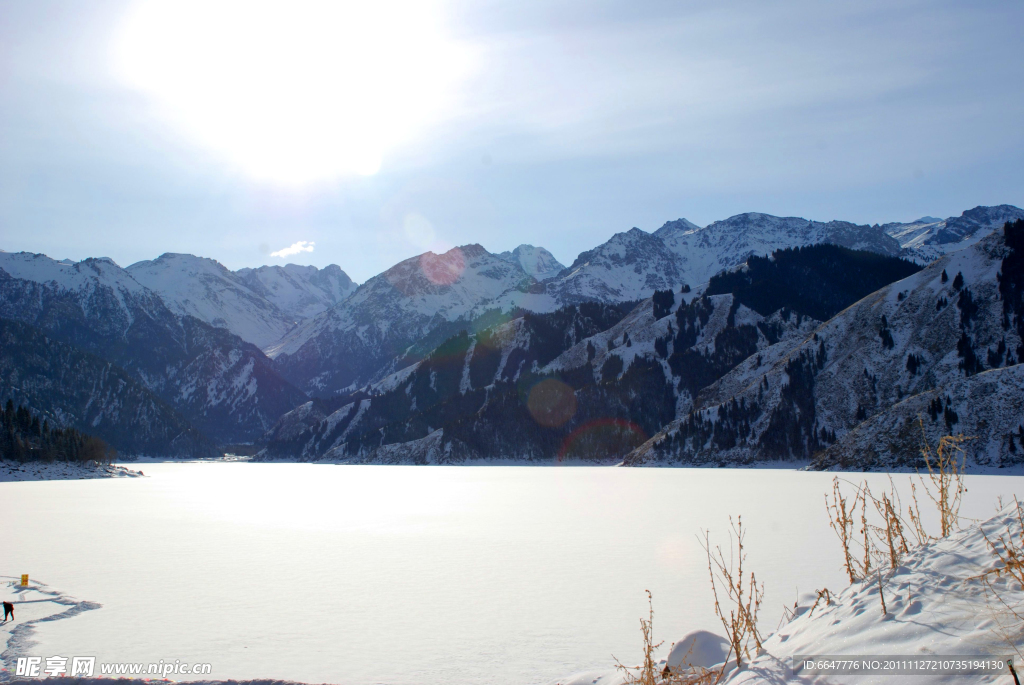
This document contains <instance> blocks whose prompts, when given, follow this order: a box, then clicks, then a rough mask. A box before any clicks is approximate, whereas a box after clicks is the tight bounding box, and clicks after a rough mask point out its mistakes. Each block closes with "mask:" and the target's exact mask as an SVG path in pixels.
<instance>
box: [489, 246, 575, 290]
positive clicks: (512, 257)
mask: <svg viewBox="0 0 1024 685" xmlns="http://www.w3.org/2000/svg"><path fill="white" fill-rule="evenodd" d="M495 256H496V257H497V258H498V259H502V260H504V261H506V262H509V263H510V264H518V265H519V266H520V267H522V269H523V271H525V272H526V273H528V274H529V275H531V276H533V277H534V278H536V279H537V280H538V281H543V280H547V279H548V278H553V277H555V276H557V275H558V274H559V273H561V272H562V271H563V270H565V266H564V265H563V264H562V263H561V262H559V261H558V260H557V259H555V256H554V255H553V254H551V253H550V252H548V251H547V250H545V249H544V248H543V247H535V246H534V245H527V244H525V243H524V244H522V245H520V246H519V247H517V248H516V249H514V250H512V251H511V252H502V253H500V254H497V255H495Z"/></svg>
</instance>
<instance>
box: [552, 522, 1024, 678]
mask: <svg viewBox="0 0 1024 685" xmlns="http://www.w3.org/2000/svg"><path fill="white" fill-rule="evenodd" d="M1015 506H1016V505H1014V504H1010V505H1007V506H1006V507H1005V508H1003V509H1002V510H1001V511H1000V512H999V513H998V514H996V515H994V516H993V517H992V518H990V519H989V520H987V521H984V522H980V523H975V524H971V525H969V526H966V527H965V529H964V530H962V531H960V532H958V533H956V534H954V535H951V536H950V537H948V538H945V539H940V540H938V541H935V542H932V543H930V544H928V545H925V546H923V547H919V548H917V549H916V550H914V551H913V552H912V553H911V554H909V555H908V556H907V557H906V558H905V559H904V560H903V563H902V564H901V565H900V566H899V567H898V568H897V569H896V570H895V571H893V570H890V569H886V571H885V572H884V573H882V574H881V575H880V576H875V575H872V577H870V578H868V579H867V580H861V581H858V582H856V583H853V584H850V585H847V586H846V587H845V588H843V589H842V591H840V592H838V593H837V596H835V597H833V598H832V599H831V603H828V602H825V601H821V602H820V603H819V602H818V599H817V597H816V595H815V594H814V593H807V594H804V595H802V596H801V597H800V602H799V607H798V608H796V610H795V612H794V613H795V616H794V617H793V618H792V619H791V620H782V621H780V623H779V624H778V625H777V626H776V629H775V630H773V631H772V633H771V635H766V636H765V637H766V638H767V639H766V640H765V641H764V653H763V654H761V655H759V656H757V657H756V658H754V659H753V661H752V662H750V663H749V664H748V665H746V666H745V667H744V668H743V669H742V670H736V669H735V668H730V669H727V670H726V675H725V677H724V678H723V680H722V683H723V685H740V684H741V683H742V684H753V683H783V682H797V683H822V684H825V683H851V684H853V683H855V684H856V685H874V684H878V685H882V684H890V683H891V684H893V685H895V684H896V683H904V682H907V681H908V680H909V681H912V682H916V681H922V682H924V681H927V682H928V683H935V684H940V683H968V682H969V683H1006V682H1010V677H1011V676H1010V674H1009V671H1008V670H1007V669H1006V668H1003V669H1002V670H1001V671H1000V672H999V673H998V675H994V674H985V675H971V676H966V675H962V674H952V673H948V672H946V673H940V672H935V673H928V674H925V675H918V676H908V675H906V674H905V673H898V672H893V673H886V672H885V671H886V670H891V671H895V670H896V669H897V666H896V663H894V662H899V661H904V662H905V661H912V660H919V661H922V662H932V661H933V660H934V661H935V662H939V661H947V662H949V661H951V660H950V659H943V657H977V658H979V659H996V660H998V659H999V657H1010V658H1013V659H1014V660H1018V659H1019V656H1018V654H1019V652H1020V651H1021V650H1022V648H1024V625H1022V621H1021V614H1022V613H1024V587H1022V586H1021V584H1020V583H1019V582H1018V581H1017V580H1015V579H1014V578H1012V577H1009V576H1008V575H1007V574H1005V573H1004V574H999V575H993V574H989V573H987V572H991V571H993V570H994V569H996V568H999V567H1002V566H1003V564H1002V563H1000V562H999V560H998V559H997V558H996V557H995V556H994V555H993V553H992V549H991V547H990V546H989V544H988V542H987V541H986V540H988V541H992V542H993V543H995V542H997V541H998V540H999V539H1000V538H1001V537H1002V538H1005V537H1007V535H1008V534H1010V532H1011V531H1012V535H1013V537H1014V538H1015V539H1016V540H1017V541H1018V544H1019V541H1020V534H1021V527H1020V523H1019V521H1018V519H1017V516H1016V512H1015ZM880 586H881V591H882V599H884V602H885V607H884V608H885V610H886V612H885V613H884V614H883V613H882V608H883V605H882V599H880V597H879V587H880ZM831 589H832V591H833V592H835V591H836V590H837V589H838V588H837V587H832V588H831ZM816 605H817V606H816ZM723 632H724V631H722V630H721V629H720V630H719V631H718V633H719V634H722V633H723ZM721 642H723V643H725V650H728V646H727V645H728V643H726V642H725V641H724V640H721ZM690 644H691V642H690V641H685V642H684V644H683V645H682V646H683V647H685V648H686V650H683V649H679V648H675V649H672V653H677V652H683V651H690V650H689V645H690ZM698 644H699V643H698ZM670 648H671V646H670ZM668 651H669V650H667V649H666V650H664V652H663V653H662V655H663V657H664V656H668ZM690 653H694V652H690ZM812 655H821V656H825V655H827V656H832V657H839V659H838V660H842V659H844V658H845V659H849V660H853V659H857V658H858V657H861V658H862V657H865V656H867V657H872V656H873V657H882V658H881V659H880V660H879V664H878V666H880V668H879V669H878V672H876V673H872V674H857V675H842V676H837V675H828V676H826V675H823V674H821V673H814V674H811V673H803V674H800V675H794V662H793V658H794V657H798V658H799V657H809V656H812ZM715 656H716V657H717V658H711V659H708V660H707V661H706V663H701V662H700V661H699V660H694V661H691V662H690V663H696V664H699V665H701V666H705V667H713V666H714V665H716V664H721V663H722V657H724V656H725V654H724V653H719V654H716V655H715ZM886 656H890V657H894V656H901V657H905V659H900V660H896V659H885V658H884V657H886ZM677 657H678V655H677ZM670 659H671V657H670ZM838 660H837V661H838ZM955 660H956V659H953V660H952V661H955ZM886 661H888V662H889V664H888V665H884V664H885V662H886ZM629 663H630V664H632V663H633V662H629ZM678 663H680V659H679V658H676V659H675V660H673V662H672V665H673V666H676V665H677V664H678ZM663 665H664V659H662V660H660V661H659V669H658V670H660V669H661V667H663ZM1017 666H1018V668H1020V667H1021V664H1020V663H1019V661H1017ZM1022 670H1024V669H1022ZM624 682H626V676H625V674H624V673H623V672H622V671H621V669H604V670H601V671H596V672H583V673H576V674H574V675H570V676H567V677H564V678H560V679H557V680H554V681H552V682H551V684H550V685H622V683H624Z"/></svg>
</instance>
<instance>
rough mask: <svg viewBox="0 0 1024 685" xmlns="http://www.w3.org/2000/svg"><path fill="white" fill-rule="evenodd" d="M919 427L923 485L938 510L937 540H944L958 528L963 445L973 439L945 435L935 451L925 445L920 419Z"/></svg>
mask: <svg viewBox="0 0 1024 685" xmlns="http://www.w3.org/2000/svg"><path fill="white" fill-rule="evenodd" d="M918 422H919V423H920V425H921V456H923V457H924V463H925V465H926V466H927V467H928V479H929V481H930V483H929V482H926V481H925V480H924V478H923V477H921V482H922V483H923V484H924V486H925V488H924V490H925V493H927V495H928V497H929V498H931V500H932V502H934V503H935V506H936V507H938V509H939V517H940V518H939V520H940V524H941V527H942V533H941V537H946V536H947V535H949V534H950V533H952V532H953V531H955V530H957V529H958V528H959V527H960V504H961V502H962V501H963V496H964V492H965V490H966V488H965V487H964V467H965V466H966V464H967V456H966V454H965V452H964V443H965V442H967V441H969V440H973V439H974V438H968V437H965V436H963V435H947V436H945V437H943V438H941V439H940V440H939V444H938V445H937V446H936V448H935V450H932V447H931V445H929V444H928V438H927V437H926V436H925V434H924V420H923V419H919V420H918Z"/></svg>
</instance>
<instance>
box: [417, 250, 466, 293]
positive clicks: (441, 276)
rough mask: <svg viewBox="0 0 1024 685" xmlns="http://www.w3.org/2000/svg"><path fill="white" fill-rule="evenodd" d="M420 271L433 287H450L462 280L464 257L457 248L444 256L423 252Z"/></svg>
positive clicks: (464, 267) (464, 266)
mask: <svg viewBox="0 0 1024 685" xmlns="http://www.w3.org/2000/svg"><path fill="white" fill-rule="evenodd" d="M420 269H421V270H422V271H423V275H424V276H426V278H427V280H428V281H430V282H431V283H433V284H434V285H451V284H452V283H455V282H456V281H458V280H459V279H460V278H462V274H463V272H465V270H466V257H465V255H463V254H462V250H460V249H459V248H457V247H453V248H452V249H450V250H448V251H447V252H445V253H444V254H434V253H433V252H424V253H423V254H421V255H420Z"/></svg>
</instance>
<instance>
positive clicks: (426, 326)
mask: <svg viewBox="0 0 1024 685" xmlns="http://www.w3.org/2000/svg"><path fill="white" fill-rule="evenodd" d="M533 283H535V281H534V279H533V278H532V277H531V276H529V275H528V274H527V273H526V272H525V271H523V269H522V267H520V266H519V265H518V264H515V263H511V262H508V261H505V260H504V259H500V258H499V257H496V256H495V255H492V254H491V253H489V252H487V250H485V249H484V248H482V247H481V246H479V245H464V246H462V247H456V248H452V249H451V250H449V251H448V252H446V253H444V254H441V255H437V254H434V253H433V252H427V253H424V254H422V255H419V256H418V257H412V258H410V259H407V260H405V261H403V262H400V263H398V264H396V265H395V266H393V267H391V268H390V269H388V270H387V271H385V272H384V273H382V274H379V275H377V276H374V277H373V278H371V279H370V280H368V281H367V282H366V283H364V284H362V285H361V286H359V287H358V288H357V289H356V291H355V292H354V293H353V294H352V295H350V296H349V297H348V299H346V300H345V301H344V302H342V303H341V304H339V305H337V306H335V307H333V308H331V309H329V310H328V311H326V312H324V313H323V314H321V315H319V316H317V317H316V318H314V319H312V320H310V321H308V322H306V323H304V324H302V325H300V326H299V327H298V328H296V329H295V330H294V331H292V332H291V333H289V334H288V335H287V336H286V337H285V338H284V339H283V340H281V342H280V343H278V344H277V345H274V346H272V347H270V348H268V349H267V353H268V354H269V355H270V356H271V357H272V358H274V359H275V361H276V362H277V365H278V368H280V369H282V370H283V371H284V373H285V375H286V376H287V377H289V378H292V379H294V380H295V382H297V383H298V384H300V386H301V387H303V388H304V389H306V390H307V391H309V392H316V393H322V394H330V393H334V392H337V391H339V390H343V389H345V388H354V387H357V386H359V385H362V384H364V383H366V382H368V381H371V380H374V379H375V377H377V376H378V375H379V374H380V373H381V371H382V369H384V367H386V366H387V365H388V364H389V363H390V362H391V361H392V360H394V359H395V358H396V357H399V356H401V355H403V354H404V353H405V352H406V350H407V349H408V348H409V347H410V346H411V345H413V344H414V343H416V342H418V341H420V340H421V339H422V338H423V337H424V336H425V335H427V334H428V333H430V332H431V331H432V330H436V329H438V328H441V329H444V327H445V325H448V324H452V323H453V322H456V321H468V319H470V318H472V317H473V316H474V315H475V314H476V313H478V312H479V313H482V312H483V311H484V310H486V309H487V308H488V306H495V307H497V305H496V304H494V301H495V300H496V299H497V298H498V297H499V296H503V295H504V296H506V297H508V296H510V294H516V293H518V294H519V295H520V296H523V297H525V296H526V295H527V291H528V289H529V287H530V285H531V284H533ZM451 332H453V333H454V332H455V331H454V330H452V331H451ZM442 339H443V338H442Z"/></svg>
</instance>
